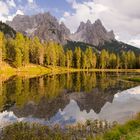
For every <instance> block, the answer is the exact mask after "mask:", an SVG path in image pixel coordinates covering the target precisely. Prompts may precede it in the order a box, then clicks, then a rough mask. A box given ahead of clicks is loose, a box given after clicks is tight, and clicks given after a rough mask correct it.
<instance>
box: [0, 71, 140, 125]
mask: <svg viewBox="0 0 140 140" xmlns="http://www.w3.org/2000/svg"><path fill="white" fill-rule="evenodd" d="M133 75H136V74H131V73H87V72H80V73H72V74H70V73H67V74H61V75H45V76H41V77H36V78H31V79H24V78H20V77H13V78H12V79H10V80H8V81H5V82H4V83H2V84H0V85H1V89H2V90H0V91H1V93H0V96H1V97H0V109H1V113H0V126H1V127H3V126H5V125H7V124H9V123H13V122H17V121H27V122H37V123H41V124H45V125H48V124H49V125H52V124H56V123H59V124H60V125H62V126H63V125H66V124H73V123H76V122H84V121H86V120H87V119H91V120H95V119H99V120H108V121H110V122H112V121H118V122H120V123H123V122H125V121H126V120H127V119H129V118H132V117H133V116H134V115H135V114H136V113H138V112H140V86H139V83H136V82H127V81H124V80H122V78H123V77H124V76H133ZM136 76H139V75H136Z"/></svg>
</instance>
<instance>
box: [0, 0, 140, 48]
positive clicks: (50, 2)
mask: <svg viewBox="0 0 140 140" xmlns="http://www.w3.org/2000/svg"><path fill="white" fill-rule="evenodd" d="M48 11H49V12H50V13H51V14H52V15H53V16H55V17H56V18H57V19H58V21H59V22H62V21H63V22H64V23H65V25H66V26H67V27H68V28H69V29H70V30H71V32H75V31H76V29H77V28H78V26H79V24H80V22H81V21H84V22H86V21H87V20H88V19H89V20H91V22H92V23H93V22H95V20H96V19H100V20H101V21H102V23H103V25H104V26H105V27H106V28H107V30H113V31H114V33H115V35H116V38H117V39H118V40H120V41H123V42H126V43H129V44H132V45H135V46H138V47H140V0H0V20H2V21H3V22H5V21H6V20H12V19H13V18H14V17H15V16H16V15H17V14H21V15H33V14H37V13H43V12H48ZM130 22H131V23H130Z"/></svg>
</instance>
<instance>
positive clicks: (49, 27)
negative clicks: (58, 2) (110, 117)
mask: <svg viewBox="0 0 140 140" xmlns="http://www.w3.org/2000/svg"><path fill="white" fill-rule="evenodd" d="M6 23H7V24H8V25H9V26H11V27H12V28H13V29H14V30H15V31H17V32H22V33H23V34H24V35H27V36H28V37H31V38H32V37H34V36H37V37H39V39H40V40H41V41H52V40H53V41H55V42H58V43H60V44H62V45H63V46H65V48H66V47H68V48H70V46H71V44H76V45H77V44H79V42H81V43H82V46H84V47H83V48H85V46H92V47H93V49H94V50H96V49H97V50H98V51H100V50H102V49H107V50H109V51H111V52H112V51H118V52H117V53H120V52H121V51H123V50H124V51H134V52H135V53H140V49H139V48H136V47H134V46H132V45H128V44H126V43H123V42H120V41H117V40H116V39H115V35H114V32H113V30H111V31H107V30H106V28H105V27H104V26H103V24H102V22H101V20H100V19H97V20H96V21H95V22H94V23H91V21H90V20H87V22H86V23H85V22H81V23H80V25H79V27H78V28H77V31H76V32H75V33H73V34H72V33H71V32H70V30H69V29H68V28H67V27H66V26H65V24H64V23H59V21H58V20H57V19H56V18H55V17H54V16H52V15H51V14H50V13H49V12H48V13H40V14H37V15H32V16H28V15H17V16H16V17H14V19H13V21H7V22H6ZM72 42H73V43H72ZM83 44H84V45H83ZM110 46H111V47H110ZM79 47H81V45H79ZM116 47H119V48H116ZM72 48H73V46H72Z"/></svg>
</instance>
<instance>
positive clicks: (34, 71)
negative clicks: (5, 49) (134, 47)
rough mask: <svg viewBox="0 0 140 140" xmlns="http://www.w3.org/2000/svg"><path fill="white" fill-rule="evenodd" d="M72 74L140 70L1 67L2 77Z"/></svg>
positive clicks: (5, 64)
mask: <svg viewBox="0 0 140 140" xmlns="http://www.w3.org/2000/svg"><path fill="white" fill-rule="evenodd" d="M68 72H69V73H71V72H125V73H126V72H136V73H140V69H76V68H67V67H58V66H55V67H53V66H46V67H44V66H40V65H35V64H29V65H26V66H25V67H20V68H13V67H11V66H10V65H9V64H7V63H5V62H3V64H2V66H1V67H0V76H1V75H4V76H5V77H11V76H14V75H18V76H21V77H22V76H23V77H34V76H40V75H45V74H61V73H68Z"/></svg>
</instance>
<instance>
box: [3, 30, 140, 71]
mask: <svg viewBox="0 0 140 140" xmlns="http://www.w3.org/2000/svg"><path fill="white" fill-rule="evenodd" d="M2 61H7V62H9V63H10V64H12V65H13V66H14V67H16V68H18V67H21V66H25V65H28V64H29V63H33V64H37V65H41V66H48V65H51V66H60V67H67V68H78V69H95V68H98V69H136V68H140V55H138V54H135V53H134V52H133V51H122V52H121V53H118V54H117V53H110V52H109V51H107V50H105V49H103V50H101V51H100V52H99V51H98V52H97V51H94V50H93V49H92V47H87V48H86V49H85V50H82V49H81V48H80V46H79V47H76V48H75V50H71V49H66V50H65V49H64V48H63V46H62V45H60V44H58V43H56V42H53V41H51V42H43V43H42V42H41V41H40V40H39V39H38V38H37V37H34V38H33V39H29V38H28V37H25V36H23V35H22V34H21V33H17V34H16V37H15V38H14V39H13V38H6V37H5V35H4V34H3V33H2V32H0V65H1V64H2Z"/></svg>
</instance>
